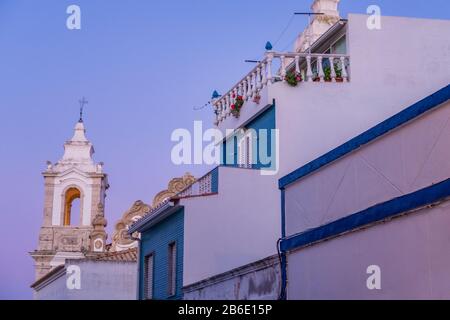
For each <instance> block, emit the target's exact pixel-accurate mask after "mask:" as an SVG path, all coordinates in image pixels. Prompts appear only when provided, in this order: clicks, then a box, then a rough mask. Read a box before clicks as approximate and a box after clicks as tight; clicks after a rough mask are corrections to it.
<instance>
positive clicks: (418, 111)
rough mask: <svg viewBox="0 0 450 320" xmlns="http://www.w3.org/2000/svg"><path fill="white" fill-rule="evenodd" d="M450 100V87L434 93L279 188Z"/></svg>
mask: <svg viewBox="0 0 450 320" xmlns="http://www.w3.org/2000/svg"><path fill="white" fill-rule="evenodd" d="M449 99H450V85H447V86H446V87H444V88H442V89H441V90H439V91H437V92H435V93H433V94H432V95H430V96H428V97H426V98H425V99H423V100H421V101H419V102H417V103H415V104H414V105H412V106H411V107H409V108H407V109H405V110H403V111H401V112H399V113H397V114H396V115H394V116H393V117H391V118H389V119H387V120H385V121H383V122H381V123H380V124H378V125H376V126H375V127H373V128H371V129H369V130H368V131H366V132H364V133H362V134H360V135H359V136H357V137H355V138H353V139H351V140H349V141H347V142H346V143H344V144H343V145H341V146H339V147H337V148H336V149H334V150H332V151H330V152H328V153H326V154H325V155H323V156H321V157H319V158H317V159H315V160H313V161H311V162H310V163H308V164H306V165H304V166H302V167H300V168H299V169H297V170H295V171H293V172H292V173H290V174H288V175H286V176H284V177H283V178H281V179H280V180H279V181H278V185H279V188H280V189H281V188H284V187H286V186H287V185H289V184H291V183H294V182H295V181H297V180H299V179H301V178H304V177H305V176H307V175H309V174H311V173H313V172H314V171H317V170H319V169H320V168H322V167H324V166H326V165H328V164H330V163H331V162H333V161H336V160H338V159H339V158H341V157H343V156H345V155H347V154H349V153H350V152H353V151H355V150H356V149H358V148H360V147H362V146H363V145H365V144H367V143H369V142H371V141H373V140H375V139H377V138H379V137H381V136H383V135H385V134H386V133H388V132H389V131H392V130H394V129H396V128H398V127H400V126H402V125H404V124H405V123H407V122H409V121H411V120H413V119H415V118H417V117H418V116H420V115H422V114H424V113H425V112H427V111H430V110H432V109H434V108H435V107H437V106H439V105H441V104H443V103H444V102H446V101H447V100H449Z"/></svg>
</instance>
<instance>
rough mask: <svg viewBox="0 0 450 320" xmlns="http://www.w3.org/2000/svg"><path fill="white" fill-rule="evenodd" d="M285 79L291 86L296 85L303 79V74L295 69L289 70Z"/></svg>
mask: <svg viewBox="0 0 450 320" xmlns="http://www.w3.org/2000/svg"><path fill="white" fill-rule="evenodd" d="M284 80H286V82H287V83H288V85H290V86H291V87H296V86H297V84H298V83H299V82H301V81H302V75H301V74H300V73H298V72H295V71H288V72H287V74H286V76H285V77H284Z"/></svg>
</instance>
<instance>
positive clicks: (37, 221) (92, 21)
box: [0, 0, 450, 299]
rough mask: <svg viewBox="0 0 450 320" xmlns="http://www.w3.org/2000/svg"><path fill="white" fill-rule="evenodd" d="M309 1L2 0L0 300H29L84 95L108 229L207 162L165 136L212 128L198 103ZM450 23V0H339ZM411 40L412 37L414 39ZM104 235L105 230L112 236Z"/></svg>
mask: <svg viewBox="0 0 450 320" xmlns="http://www.w3.org/2000/svg"><path fill="white" fill-rule="evenodd" d="M311 3H312V1H311V0H284V1H275V0H271V1H256V0H246V1H242V0H215V1H209V0H192V1H185V0H172V1H162V0H152V1H146V0H134V1H107V0H95V1H92V0H71V1H66V0H59V1H53V0H39V1H34V0H33V1H32V0H0V112H1V119H2V122H1V125H0V136H1V137H3V138H2V139H3V143H1V146H0V150H1V153H0V154H1V158H0V171H1V178H2V183H1V185H0V188H1V190H0V194H1V197H0V215H1V225H2V231H1V233H0V253H1V261H0V299H29V298H32V292H31V289H30V287H29V286H30V284H31V283H32V282H33V280H34V269H33V260H32V259H31V257H30V256H29V255H28V252H29V251H32V250H34V249H35V248H36V246H37V239H38V232H39V227H40V226H41V223H42V211H43V209H42V206H43V196H44V185H43V178H42V176H41V172H42V171H43V170H44V168H45V162H46V160H51V161H52V162H55V161H57V160H59V158H60V157H61V156H62V153H63V149H62V145H63V143H64V141H65V140H67V139H69V138H70V137H71V135H72V133H73V127H74V125H75V123H76V121H77V120H78V99H80V98H81V97H82V96H86V97H87V98H88V100H89V104H88V106H87V107H86V110H85V125H86V127H87V135H88V138H89V139H90V140H91V141H92V142H93V143H94V146H95V149H96V155H95V158H96V160H97V161H103V162H105V171H106V172H107V173H108V174H109V181H110V185H111V189H110V190H109V192H108V197H107V204H106V215H107V218H108V221H109V226H108V230H109V231H110V232H111V230H112V227H113V225H114V223H115V221H116V220H117V219H119V218H120V217H121V215H122V214H123V213H124V212H125V211H126V210H127V209H128V208H129V207H130V206H131V205H132V203H133V202H134V201H135V200H138V199H140V200H143V201H145V202H147V203H150V202H151V201H152V199H153V196H154V195H155V194H156V193H157V192H159V191H160V190H162V189H164V188H165V187H166V186H167V182H168V181H169V180H170V179H171V178H173V177H176V176H181V175H183V174H184V173H185V172H186V171H189V172H191V173H193V174H194V175H201V174H202V173H205V172H206V170H207V168H204V167H201V166H197V167H185V166H183V167H180V166H175V165H173V164H172V163H171V159H170V150H171V148H172V146H173V143H172V142H171V141H170V135H171V133H172V131H173V130H174V129H176V128H187V129H191V128H192V127H193V121H194V120H203V121H205V124H208V125H210V124H212V111H211V110H207V109H205V110H200V111H194V110H193V107H194V106H201V105H203V104H204V103H205V102H207V100H208V99H209V97H210V96H211V93H212V91H213V90H215V89H217V90H218V91H219V92H224V91H226V90H227V89H229V88H230V87H231V86H232V85H233V84H234V83H235V82H236V81H237V80H239V79H240V78H241V77H242V76H243V75H244V74H245V73H246V72H247V71H248V70H249V69H250V67H251V65H248V64H246V63H245V62H244V60H245V59H258V58H260V57H261V55H262V54H263V52H264V45H265V43H266V41H272V43H274V44H275V42H276V45H275V48H274V49H275V50H291V48H292V45H293V41H294V40H295V37H296V36H297V34H298V33H299V32H300V31H302V30H303V28H304V27H305V25H306V20H305V18H302V17H297V18H295V19H294V20H293V23H292V24H291V25H290V27H289V28H288V29H287V30H286V32H285V33H284V34H283V36H282V37H281V39H280V40H279V41H278V42H277V41H276V40H277V39H278V38H279V36H280V34H281V32H282V31H283V29H284V28H285V27H286V24H287V22H288V21H289V19H290V18H291V16H292V13H293V12H296V11H307V10H308V9H309V6H310V4H311ZM71 4H76V5H79V6H80V7H81V11H82V29H81V30H72V31H71V30H68V29H67V28H66V19H67V17H68V15H67V14H66V8H67V7H68V6H69V5H71ZM371 4H377V5H379V6H380V7H381V9H382V14H383V15H394V16H410V17H421V18H433V19H450V2H449V1H448V0H429V1H409V0H396V1H391V0H376V1H366V0H359V1H354V0H342V1H341V5H340V11H341V15H342V16H343V17H346V16H347V14H348V13H365V12H366V9H367V7H368V6H369V5H371ZM411 36H413V35H411ZM110 234H111V233H110Z"/></svg>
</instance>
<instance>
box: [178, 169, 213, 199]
mask: <svg viewBox="0 0 450 320" xmlns="http://www.w3.org/2000/svg"><path fill="white" fill-rule="evenodd" d="M218 192H219V168H215V169H214V170H212V171H210V172H208V173H207V174H206V175H204V176H203V177H201V178H200V179H198V180H197V181H196V182H194V183H193V184H191V185H190V186H189V187H187V188H186V189H184V190H183V191H181V192H180V193H179V194H178V195H177V197H179V198H186V197H195V196H204V195H209V194H214V193H218Z"/></svg>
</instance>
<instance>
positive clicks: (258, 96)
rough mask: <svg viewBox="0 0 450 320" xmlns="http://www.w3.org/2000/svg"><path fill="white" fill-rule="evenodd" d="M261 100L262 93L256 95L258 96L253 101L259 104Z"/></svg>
mask: <svg viewBox="0 0 450 320" xmlns="http://www.w3.org/2000/svg"><path fill="white" fill-rule="evenodd" d="M260 101H261V96H260V95H256V96H255V97H254V98H253V102H254V103H256V104H259V102H260Z"/></svg>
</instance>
